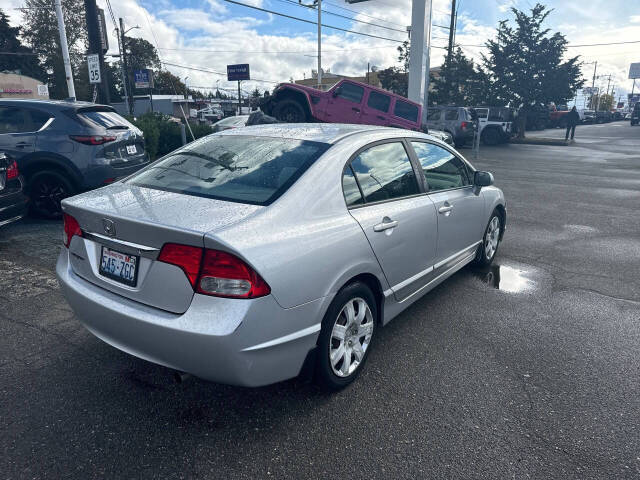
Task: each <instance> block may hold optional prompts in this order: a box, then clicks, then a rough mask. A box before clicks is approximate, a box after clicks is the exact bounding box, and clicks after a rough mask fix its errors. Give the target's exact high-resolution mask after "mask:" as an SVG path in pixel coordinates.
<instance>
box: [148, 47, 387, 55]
mask: <svg viewBox="0 0 640 480" xmlns="http://www.w3.org/2000/svg"><path fill="white" fill-rule="evenodd" d="M379 48H398V47H396V46H395V45H377V46H375V45H374V46H371V47H367V48H341V49H338V50H324V49H323V50H322V52H323V53H341V52H357V51H363V50H367V51H368V50H376V49H379ZM158 50H167V51H176V52H200V53H243V54H278V55H279V54H291V55H305V54H308V53H316V50H307V51H288V52H279V51H275V50H272V51H265V50H255V51H249V52H248V51H245V50H204V49H199V48H168V47H158Z"/></svg>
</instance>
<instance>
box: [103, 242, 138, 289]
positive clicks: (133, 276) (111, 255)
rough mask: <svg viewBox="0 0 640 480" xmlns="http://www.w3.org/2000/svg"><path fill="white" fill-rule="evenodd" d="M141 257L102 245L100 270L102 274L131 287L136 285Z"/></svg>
mask: <svg viewBox="0 0 640 480" xmlns="http://www.w3.org/2000/svg"><path fill="white" fill-rule="evenodd" d="M139 258H140V257H138V256H136V255H129V254H128V253H122V252H118V251H117V250H111V249H110V248H107V247H102V254H101V255H100V268H99V269H98V271H99V272H100V275H104V276H105V277H108V278H111V279H112V280H116V281H118V282H120V283H124V284H125V285H128V286H130V287H135V286H136V280H137V276H138V261H139Z"/></svg>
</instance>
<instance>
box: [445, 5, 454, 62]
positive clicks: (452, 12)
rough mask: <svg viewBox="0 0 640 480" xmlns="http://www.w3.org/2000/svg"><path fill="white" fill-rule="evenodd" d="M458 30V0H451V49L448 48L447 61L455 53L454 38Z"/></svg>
mask: <svg viewBox="0 0 640 480" xmlns="http://www.w3.org/2000/svg"><path fill="white" fill-rule="evenodd" d="M455 31H456V0H451V23H450V25H449V49H448V50H447V63H450V62H451V56H452V55H453V39H454V36H455Z"/></svg>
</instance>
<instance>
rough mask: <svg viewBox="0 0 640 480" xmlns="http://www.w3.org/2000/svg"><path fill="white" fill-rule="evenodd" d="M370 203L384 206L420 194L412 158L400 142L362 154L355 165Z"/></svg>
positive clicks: (365, 151)
mask: <svg viewBox="0 0 640 480" xmlns="http://www.w3.org/2000/svg"><path fill="white" fill-rule="evenodd" d="M351 167H352V168H353V171H354V172H355V174H356V176H357V178H358V182H359V183H360V188H362V193H364V199H365V201H366V202H381V201H384V200H392V199H395V198H401V197H406V196H409V195H415V194H417V193H419V189H418V183H417V181H416V176H415V173H414V171H413V167H412V166H411V161H410V160H409V156H408V155H407V152H406V151H405V149H404V146H403V145H402V143H400V142H390V143H383V144H381V145H376V146H374V147H371V148H368V149H366V150H364V151H362V152H361V153H360V154H359V155H358V156H357V157H356V158H354V159H353V160H352V161H351Z"/></svg>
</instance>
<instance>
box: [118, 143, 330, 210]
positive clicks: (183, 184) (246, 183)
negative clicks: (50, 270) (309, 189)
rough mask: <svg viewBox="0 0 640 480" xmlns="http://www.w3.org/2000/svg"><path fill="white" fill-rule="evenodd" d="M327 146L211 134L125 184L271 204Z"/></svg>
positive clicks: (243, 201) (134, 176)
mask: <svg viewBox="0 0 640 480" xmlns="http://www.w3.org/2000/svg"><path fill="white" fill-rule="evenodd" d="M329 147H330V145H329V144H326V143H320V142H309V141H303V140H295V139H290V138H271V137H249V136H244V135H210V136H207V137H203V138H201V139H199V140H196V141H195V142H191V143H190V144H188V145H187V146H186V147H183V148H181V149H179V150H176V151H175V152H173V153H170V154H169V155H167V156H165V157H163V158H161V159H159V160H158V161H156V162H154V163H152V164H151V165H149V166H148V167H147V168H145V169H143V170H141V171H140V172H138V173H137V174H135V175H133V176H132V177H130V178H129V179H128V180H126V182H127V183H130V184H132V185H137V186H140V187H146V188H155V189H158V190H165V191H169V192H176V193H181V194H184V195H194V196H199V197H207V198H215V199H219V200H227V201H231V202H240V203H250V204H254V205H269V204H270V203H272V202H273V201H275V200H276V199H277V198H278V197H280V196H281V195H282V194H283V193H284V192H286V191H287V189H288V188H289V187H290V186H291V185H293V183H294V182H295V181H296V180H297V179H298V178H299V177H300V176H301V175H302V174H303V173H304V172H305V171H306V170H307V169H308V168H309V167H310V166H311V165H312V164H313V163H314V162H315V161H316V160H317V159H318V158H319V157H320V155H322V154H323V153H324V152H325V151H326V150H327V149H328V148H329Z"/></svg>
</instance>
